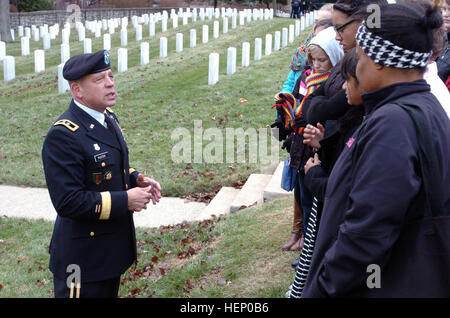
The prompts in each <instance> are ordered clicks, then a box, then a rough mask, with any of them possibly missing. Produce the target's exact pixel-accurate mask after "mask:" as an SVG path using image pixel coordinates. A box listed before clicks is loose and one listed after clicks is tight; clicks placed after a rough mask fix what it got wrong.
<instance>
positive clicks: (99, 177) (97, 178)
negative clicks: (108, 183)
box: [92, 172, 103, 185]
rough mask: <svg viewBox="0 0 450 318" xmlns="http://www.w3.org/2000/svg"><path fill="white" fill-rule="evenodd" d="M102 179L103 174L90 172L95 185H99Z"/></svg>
mask: <svg viewBox="0 0 450 318" xmlns="http://www.w3.org/2000/svg"><path fill="white" fill-rule="evenodd" d="M102 179H103V174H102V173H101V172H94V173H93V174H92V181H94V183H95V184H96V185H99V184H100V183H101V182H102Z"/></svg>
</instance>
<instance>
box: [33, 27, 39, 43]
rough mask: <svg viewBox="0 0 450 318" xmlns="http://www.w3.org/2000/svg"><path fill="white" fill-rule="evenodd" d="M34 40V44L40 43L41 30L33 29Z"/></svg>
mask: <svg viewBox="0 0 450 318" xmlns="http://www.w3.org/2000/svg"><path fill="white" fill-rule="evenodd" d="M33 40H34V42H38V41H39V29H37V28H36V29H33Z"/></svg>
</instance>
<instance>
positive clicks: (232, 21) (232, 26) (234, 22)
mask: <svg viewBox="0 0 450 318" xmlns="http://www.w3.org/2000/svg"><path fill="white" fill-rule="evenodd" d="M236 19H237V15H236V14H233V15H232V16H231V28H232V29H233V30H234V29H236Z"/></svg>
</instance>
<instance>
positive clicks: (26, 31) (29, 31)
mask: <svg viewBox="0 0 450 318" xmlns="http://www.w3.org/2000/svg"><path fill="white" fill-rule="evenodd" d="M25 36H26V37H27V38H29V39H30V38H31V29H30V28H28V27H26V28H25Z"/></svg>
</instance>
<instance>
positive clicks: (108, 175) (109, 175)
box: [104, 171, 112, 180]
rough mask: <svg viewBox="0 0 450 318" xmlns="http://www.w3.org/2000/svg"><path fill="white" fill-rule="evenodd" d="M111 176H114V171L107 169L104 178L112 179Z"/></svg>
mask: <svg viewBox="0 0 450 318" xmlns="http://www.w3.org/2000/svg"><path fill="white" fill-rule="evenodd" d="M111 178H112V173H111V171H107V172H106V173H105V175H104V179H105V180H111Z"/></svg>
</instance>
